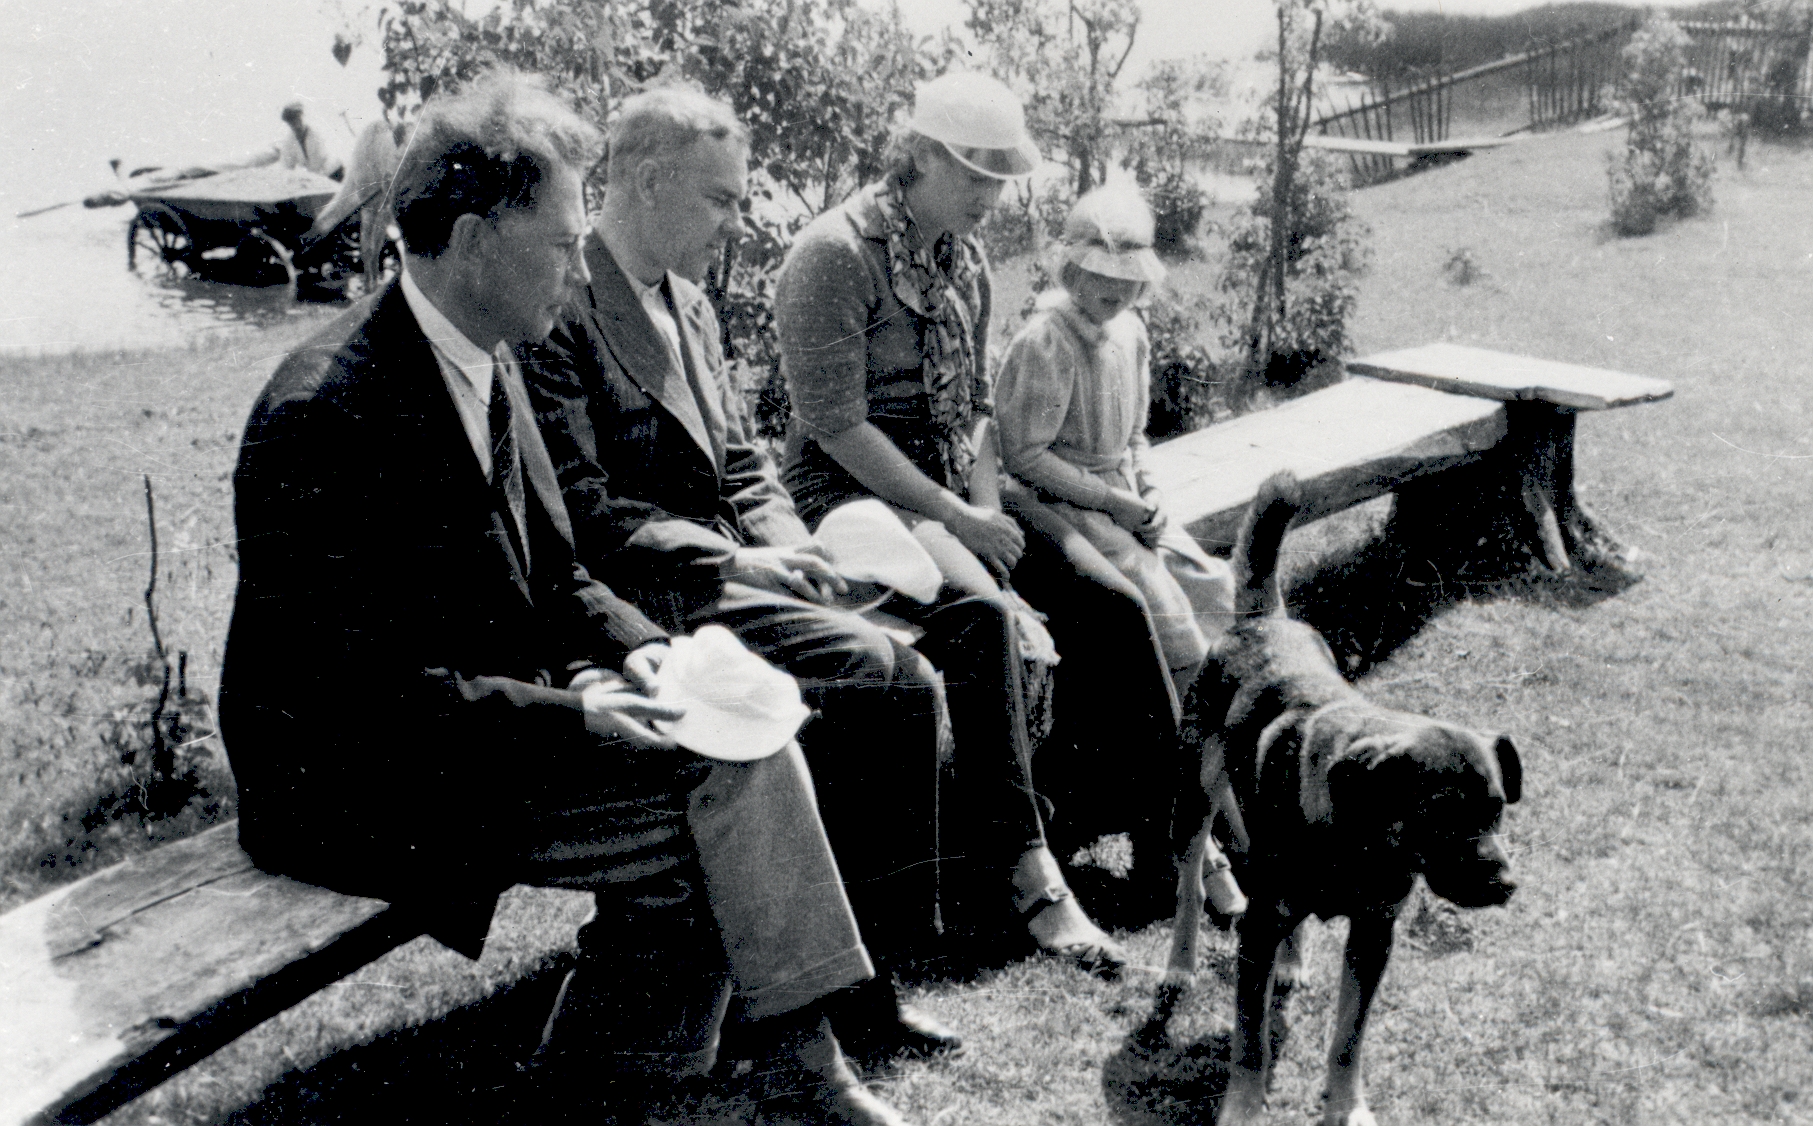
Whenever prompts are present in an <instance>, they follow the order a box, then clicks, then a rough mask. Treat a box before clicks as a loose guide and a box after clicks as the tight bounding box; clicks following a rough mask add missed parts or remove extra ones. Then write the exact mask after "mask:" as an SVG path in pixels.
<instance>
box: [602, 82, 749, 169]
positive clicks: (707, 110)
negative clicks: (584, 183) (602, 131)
mask: <svg viewBox="0 0 1813 1126" xmlns="http://www.w3.org/2000/svg"><path fill="white" fill-rule="evenodd" d="M701 137H710V138H712V139H713V140H717V141H724V140H729V141H734V142H736V143H737V144H739V145H742V146H743V147H744V148H748V147H749V127H748V126H747V125H744V124H743V123H742V122H741V121H739V120H737V115H736V113H735V111H733V110H732V109H731V108H730V107H729V106H727V105H725V104H724V103H723V102H720V101H718V100H717V99H716V98H712V97H708V96H707V95H705V94H703V93H700V92H699V91H697V90H688V89H686V88H684V87H678V86H664V87H660V88H658V89H654V90H645V91H643V92H642V93H640V94H637V95H635V96H634V97H631V98H627V99H625V100H624V102H623V106H622V108H621V109H620V110H619V111H618V113H617V120H616V121H613V122H612V123H611V129H610V144H609V151H610V159H609V162H608V164H607V165H606V168H605V178H606V179H607V180H615V179H618V178H619V177H627V176H628V175H629V173H630V169H632V168H634V167H635V166H636V165H638V164H640V163H642V162H643V161H645V160H660V159H662V158H663V157H666V156H668V155H670V154H673V153H679V152H684V151H686V150H687V149H689V148H691V147H692V146H693V143H694V142H696V141H698V140H699V139H700V138H701Z"/></svg>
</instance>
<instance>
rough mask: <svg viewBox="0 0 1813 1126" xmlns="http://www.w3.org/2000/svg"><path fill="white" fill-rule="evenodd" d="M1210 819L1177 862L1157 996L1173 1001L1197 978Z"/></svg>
mask: <svg viewBox="0 0 1813 1126" xmlns="http://www.w3.org/2000/svg"><path fill="white" fill-rule="evenodd" d="M1208 838H1209V821H1208V820H1206V819H1205V820H1204V821H1203V823H1202V829H1201V831H1200V832H1198V833H1197V834H1196V836H1195V838H1194V839H1193V840H1191V842H1190V851H1189V854H1188V855H1186V856H1185V857H1184V858H1183V859H1182V860H1181V861H1179V862H1178V865H1177V917H1176V918H1175V919H1173V920H1172V923H1171V957H1170V960H1169V962H1168V963H1167V964H1166V966H1165V979H1164V981H1163V982H1162V983H1161V984H1160V986H1159V998H1160V1002H1161V1003H1163V1002H1164V1001H1165V1000H1167V999H1168V1000H1172V1001H1175V999H1176V997H1177V996H1178V995H1179V994H1181V993H1183V992H1184V991H1185V990H1187V989H1189V987H1190V984H1191V983H1192V982H1194V981H1195V980H1196V964H1197V949H1198V948H1199V947H1200V945H1201V943H1202V900H1203V894H1202V856H1203V850H1204V849H1205V848H1206V847H1207V845H1208Z"/></svg>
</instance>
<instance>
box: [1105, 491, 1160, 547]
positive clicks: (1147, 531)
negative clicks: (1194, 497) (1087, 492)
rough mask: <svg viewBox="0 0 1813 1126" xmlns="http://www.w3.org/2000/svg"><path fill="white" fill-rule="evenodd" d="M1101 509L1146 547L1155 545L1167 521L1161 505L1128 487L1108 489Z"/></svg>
mask: <svg viewBox="0 0 1813 1126" xmlns="http://www.w3.org/2000/svg"><path fill="white" fill-rule="evenodd" d="M1102 511H1104V512H1106V513H1107V514H1108V518H1109V519H1110V520H1113V521H1114V522H1115V523H1116V524H1118V525H1120V526H1121V527H1122V528H1124V529H1126V530H1127V531H1129V532H1131V533H1133V534H1134V535H1135V536H1138V537H1139V541H1140V542H1141V543H1143V544H1145V545H1146V546H1147V547H1157V546H1158V540H1159V537H1160V536H1162V535H1164V534H1165V527H1166V523H1167V521H1166V518H1165V510H1164V508H1163V506H1161V505H1159V504H1155V503H1153V502H1151V501H1149V500H1147V499H1146V498H1144V497H1142V496H1140V495H1139V494H1138V493H1135V492H1133V491H1132V490H1130V489H1109V490H1108V500H1107V502H1106V503H1105V504H1103V505H1102Z"/></svg>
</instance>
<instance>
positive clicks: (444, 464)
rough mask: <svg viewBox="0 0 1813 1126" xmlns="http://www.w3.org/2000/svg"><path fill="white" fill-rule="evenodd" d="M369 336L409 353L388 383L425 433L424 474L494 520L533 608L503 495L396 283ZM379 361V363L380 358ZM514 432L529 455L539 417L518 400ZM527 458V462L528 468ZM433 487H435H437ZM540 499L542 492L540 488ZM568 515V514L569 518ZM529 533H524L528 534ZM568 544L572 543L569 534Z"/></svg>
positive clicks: (404, 412) (404, 414) (403, 412)
mask: <svg viewBox="0 0 1813 1126" xmlns="http://www.w3.org/2000/svg"><path fill="white" fill-rule="evenodd" d="M368 333H369V336H370V338H371V340H372V342H373V343H374V344H378V342H380V341H394V342H395V346H396V347H397V348H398V349H399V350H406V351H405V354H406V355H407V357H408V359H407V362H405V363H401V364H398V365H397V370H396V372H395V373H394V375H387V376H386V379H387V381H390V382H392V383H393V385H394V386H395V388H396V392H395V400H394V401H395V404H396V409H397V413H398V416H399V417H398V422H399V423H401V422H404V421H405V420H409V419H413V421H415V423H416V425H417V428H418V431H419V442H418V443H417V453H416V455H415V456H417V457H419V458H420V460H421V463H422V464H421V468H422V469H423V470H424V471H425V472H432V471H431V470H430V468H429V467H431V466H433V467H439V468H440V469H441V472H440V473H439V476H440V477H442V479H443V487H444V488H445V489H446V490H447V492H448V495H449V496H452V497H457V498H462V499H463V498H466V497H472V498H474V499H475V500H476V502H477V503H478V504H479V505H481V506H482V507H483V508H485V509H486V510H487V511H488V512H489V514H490V527H489V529H487V532H486V535H487V536H488V537H489V538H490V540H491V542H492V543H493V544H494V545H495V546H496V547H497V549H498V551H499V552H501V553H502V555H503V560H502V561H503V563H504V564H505V565H506V566H507V567H508V569H509V573H510V579H511V582H512V583H513V584H514V585H515V586H516V589H517V590H518V591H519V592H521V594H522V596H523V598H524V599H525V600H528V601H531V602H533V597H532V596H531V594H530V592H529V581H528V574H527V572H526V570H525V569H524V567H523V563H522V560H521V558H519V557H518V556H517V554H516V549H515V548H514V547H512V546H511V544H510V532H509V521H510V515H509V513H508V512H507V511H503V509H504V508H505V506H504V505H502V504H501V503H500V501H501V500H502V497H501V495H500V493H499V490H498V489H496V488H495V487H494V486H493V485H492V483H491V482H490V481H489V480H487V479H486V477H485V472H484V469H483V468H482V467H481V466H480V465H479V462H478V455H477V454H476V453H474V452H473V451H472V442H471V440H470V439H469V438H467V437H466V427H465V424H464V423H462V422H461V421H460V416H459V411H458V409H456V408H455V407H454V405H453V393H452V392H451V391H449V390H448V388H447V377H446V376H445V375H444V374H443V373H442V372H441V363H440V360H439V359H438V358H437V357H436V356H435V354H434V349H433V348H432V347H430V346H429V344H428V340H427V337H426V336H424V335H423V333H422V326H421V325H420V323H418V322H417V321H416V319H415V314H414V313H412V312H410V310H409V302H408V301H407V300H405V299H404V297H403V289H402V286H401V285H399V284H397V283H395V282H392V283H391V286H390V289H389V290H387V291H386V292H385V294H384V295H383V296H382V297H380V298H379V308H378V309H377V310H376V311H375V312H374V314H373V316H372V321H371V327H370V329H369V330H368ZM373 358H374V359H377V357H376V356H375V355H374V357H373ZM510 405H511V408H512V414H513V416H514V417H513V419H512V425H511V431H512V433H514V434H515V435H516V440H517V449H518V450H519V451H521V450H523V448H524V447H523V425H524V420H525V419H527V420H530V430H531V432H533V429H534V427H533V419H534V417H535V416H534V414H532V413H530V408H528V406H527V404H526V402H524V401H522V400H520V399H516V398H512V399H511V401H510ZM535 446H536V448H537V449H541V450H542V453H541V457H542V460H543V461H544V462H545V461H546V460H547V452H546V450H545V449H542V447H541V440H540V438H539V437H537V438H535ZM527 461H528V459H527V458H526V457H525V458H524V462H525V465H526V464H527ZM431 487H432V486H431ZM536 491H537V493H539V492H540V491H541V488H540V486H539V485H537V487H536ZM563 515H564V512H563ZM526 532H527V530H526V529H524V534H526ZM568 538H569V539H570V538H571V532H570V529H569V532H568Z"/></svg>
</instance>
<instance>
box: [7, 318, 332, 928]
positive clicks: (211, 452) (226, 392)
mask: <svg viewBox="0 0 1813 1126" xmlns="http://www.w3.org/2000/svg"><path fill="white" fill-rule="evenodd" d="M312 323H314V322H313V320H311V321H310V322H308V323H305V324H298V325H294V326H285V327H283V328H281V329H276V330H273V331H271V332H269V333H265V334H263V335H260V336H258V337H255V338H245V337H239V338H234V339H233V340H232V341H230V342H215V343H211V344H205V345H199V346H197V347H196V348H194V349H190V350H174V351H171V350H165V351H153V352H110V353H98V354H97V353H77V354H73V355H66V356H56V357H44V358H25V357H18V356H0V386H4V387H5V388H6V396H7V400H6V411H5V417H4V420H3V421H0V637H3V638H4V639H5V641H4V644H3V645H0V909H3V908H4V907H6V906H11V905H12V904H14V903H17V902H18V901H19V900H20V899H22V898H26V897H29V896H31V895H35V894H37V893H38V892H39V891H41V890H42V889H43V883H42V881H43V880H44V879H46V878H48V879H52V880H55V879H60V878H63V877H64V876H65V875H67V874H68V873H70V872H71V871H73V870H75V869H77V868H79V867H80V866H81V865H82V864H83V863H85V862H89V861H92V860H94V859H97V858H99V859H117V858H118V857H120V856H121V855H124V853H125V852H126V851H128V850H130V849H131V848H132V847H135V845H136V844H138V843H140V841H142V840H145V839H158V838H161V837H162V836H164V835H166V834H168V833H171V832H182V831H185V830H186V829H187V828H192V827H193V826H194V824H195V823H197V822H198V821H205V820H208V819H211V818H212V817H214V816H216V815H218V813H219V812H220V808H219V806H218V804H217V803H214V804H215V808H213V809H209V808H207V807H208V806H209V805H210V804H211V801H210V799H208V798H205V797H204V798H202V799H201V800H199V801H198V802H196V803H195V804H194V806H193V807H192V808H191V809H189V810H187V811H185V812H184V813H183V814H182V815H181V816H179V817H177V818H175V819H174V823H166V822H158V823H154V824H151V825H150V826H148V827H147V826H141V825H140V824H138V823H137V822H136V821H135V820H134V819H130V818H126V819H118V818H115V817H113V816H110V813H112V812H115V811H117V810H119V809H120V807H121V806H122V804H126V803H127V795H129V794H130V793H131V792H132V791H133V790H134V789H135V787H136V788H142V787H143V786H144V785H145V783H146V782H147V780H148V778H147V771H148V769H149V765H150V764H149V762H148V761H147V760H146V756H144V755H140V756H138V761H137V762H135V763H133V764H130V765H129V764H126V763H123V762H122V761H121V758H122V752H124V751H129V750H133V749H138V748H139V747H140V746H141V745H142V743H143V738H142V735H143V733H142V731H140V730H138V727H139V725H140V724H142V722H143V721H144V720H145V719H147V718H148V717H149V715H150V712H151V709H152V707H153V705H154V703H155V701H156V698H157V694H158V684H159V683H161V679H162V677H161V668H159V669H155V670H154V669H151V668H150V667H148V666H149V662H148V658H149V656H150V654H151V649H152V643H151V633H150V630H149V628H148V627H147V622H146V612H145V599H144V594H145V587H146V585H147V582H148V579H149V562H150V540H149V536H148V528H147V523H146V512H145V486H144V480H145V478H146V477H147V476H148V477H149V478H150V480H151V484H152V489H153V492H154V495H155V497H156V504H157V514H158V537H159V559H158V564H159V567H158V570H159V575H158V590H157V599H156V605H157V608H158V616H159V619H160V622H161V626H162V632H163V636H164V641H165V645H166V648H167V649H168V651H169V653H170V657H171V659H172V661H173V662H174V661H176V660H177V658H178V656H179V654H180V653H183V652H186V653H187V654H188V655H189V657H188V662H187V671H188V681H189V684H190V686H191V687H192V688H193V689H194V690H195V691H196V693H198V696H199V697H200V698H198V699H197V700H196V701H194V704H193V706H194V710H196V711H198V712H203V713H205V711H206V708H205V703H203V699H202V698H205V699H211V698H212V694H213V691H214V687H215V683H216V681H217V680H218V677H219V664H220V647H221V643H222V639H223V638H224V637H225V636H226V625H227V616H228V614H229V612H230V611H231V608H232V600H233V581H234V574H235V572H234V555H233V548H232V530H233V514H232V507H231V506H232V486H231V481H230V477H231V473H232V468H233V461H234V458H235V457H236V456H237V453H238V447H239V434H240V430H241V428H242V426H243V424H244V421H245V416H246V414H247V412H249V411H250V410H251V406H252V400H253V398H254V397H255V396H256V395H257V393H258V390H259V388H260V387H261V386H262V385H263V383H264V380H265V379H266V378H268V377H269V375H270V372H271V369H272V367H274V366H275V363H276V360H277V358H278V356H280V355H281V354H282V352H283V350H284V349H285V348H286V347H288V346H290V345H291V344H293V343H295V342H296V341H298V340H300V339H301V338H302V336H303V335H304V334H305V333H306V332H307V330H308V327H309V324H312ZM147 678H152V679H151V680H150V681H149V682H147ZM183 758H184V761H185V763H186V764H188V765H192V766H193V767H195V769H196V772H197V773H198V775H200V776H201V779H202V781H203V784H204V785H205V786H207V787H208V788H209V789H211V790H212V792H213V794H214V795H215V797H216V798H218V799H223V800H225V801H227V802H228V803H229V805H230V801H231V795H232V784H231V778H230V776H229V775H228V773H227V771H226V765H225V762H224V761H223V760H221V758H220V755H219V749H218V745H217V744H215V743H214V742H213V741H207V742H204V743H200V744H196V745H194V746H191V747H189V748H186V749H185V752H184V755H183Z"/></svg>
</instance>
